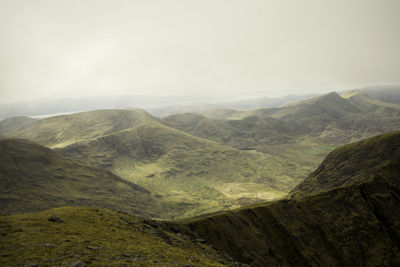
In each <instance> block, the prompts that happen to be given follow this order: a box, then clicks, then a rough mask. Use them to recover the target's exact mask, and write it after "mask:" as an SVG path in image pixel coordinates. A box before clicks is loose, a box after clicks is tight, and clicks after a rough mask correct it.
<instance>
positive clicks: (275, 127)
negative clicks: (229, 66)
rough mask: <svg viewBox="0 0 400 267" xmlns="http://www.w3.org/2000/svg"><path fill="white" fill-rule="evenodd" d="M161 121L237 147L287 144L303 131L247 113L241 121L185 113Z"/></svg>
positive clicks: (193, 133)
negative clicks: (214, 118)
mask: <svg viewBox="0 0 400 267" xmlns="http://www.w3.org/2000/svg"><path fill="white" fill-rule="evenodd" d="M162 122H163V123H165V124H166V125H168V126H170V127H173V128H176V129H179V130H182V131H185V132H187V133H190V134H192V135H195V136H198V137H202V138H206V139H210V140H213V141H216V142H220V143H223V144H227V145H229V146H232V147H234V148H238V149H250V148H254V147H257V146H259V145H263V144H269V145H271V144H281V143H287V142H290V140H294V138H295V137H296V136H300V134H301V133H303V132H301V129H300V131H299V129H298V128H296V127H294V126H293V125H290V124H287V123H285V122H281V121H279V120H276V119H273V118H262V117H259V116H248V117H245V118H243V119H240V120H213V119H208V118H206V117H204V116H202V115H197V114H190V113H184V114H176V115H172V116H168V117H165V118H163V119H162Z"/></svg>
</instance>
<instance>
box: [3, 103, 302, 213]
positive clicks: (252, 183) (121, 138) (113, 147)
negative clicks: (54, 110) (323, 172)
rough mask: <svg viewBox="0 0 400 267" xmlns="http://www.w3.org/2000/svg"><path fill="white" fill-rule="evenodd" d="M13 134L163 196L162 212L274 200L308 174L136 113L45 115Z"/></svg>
mask: <svg viewBox="0 0 400 267" xmlns="http://www.w3.org/2000/svg"><path fill="white" fill-rule="evenodd" d="M10 135H12V134H10ZM13 136H16V137H20V138H28V139H30V140H32V141H35V142H38V143H39V144H42V145H45V146H48V147H50V148H53V149H54V150H56V151H57V152H58V153H60V154H63V155H64V156H65V157H68V158H73V159H75V160H78V161H80V162H82V163H84V164H86V165H90V166H94V167H96V168H100V169H102V170H107V171H110V172H112V173H114V174H115V175H118V176H119V177H121V178H123V179H125V180H127V181H130V182H133V183H135V184H138V185H140V186H142V187H144V188H146V190H149V191H151V192H152V193H153V194H154V195H155V196H159V197H161V196H162V197H163V199H162V201H163V203H165V204H166V206H168V208H166V207H163V210H160V214H159V216H161V217H163V216H165V214H170V215H171V216H175V217H181V216H185V217H188V216H193V215H198V214H203V213H207V212H212V211H217V210H221V209H228V208H232V207H238V206H242V205H245V204H250V203H258V202H262V201H265V200H271V199H276V198H281V197H284V196H285V195H286V194H287V193H288V192H289V191H290V190H291V189H292V188H293V187H294V186H295V185H297V184H298V183H299V182H300V181H301V180H302V179H304V178H305V177H306V176H307V174H308V173H309V169H307V168H303V167H300V166H298V165H296V164H291V163H288V162H286V161H284V160H282V159H280V158H277V157H272V156H269V155H266V154H263V153H258V152H255V151H240V150H237V149H234V148H231V147H228V146H225V145H222V144H218V143H216V142H212V141H209V140H206V139H202V138H198V137H194V136H192V135H189V134H187V133H184V132H182V131H179V130H177V129H173V128H171V127H168V126H166V125H163V124H162V123H160V122H159V120H158V119H156V118H154V117H152V116H150V115H149V114H147V113H146V112H144V111H142V110H101V111H91V112H83V113H77V114H72V115H63V116H56V117H51V118H47V119H43V120H39V122H37V123H35V124H34V125H33V126H32V127H28V128H24V129H23V130H20V131H17V132H15V133H13ZM164 218H170V217H164Z"/></svg>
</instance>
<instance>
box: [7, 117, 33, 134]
mask: <svg viewBox="0 0 400 267" xmlns="http://www.w3.org/2000/svg"><path fill="white" fill-rule="evenodd" d="M38 122H39V120H35V119H31V118H28V117H22V116H21V117H13V118H8V119H4V120H2V121H0V137H1V136H3V137H6V136H7V135H10V134H11V135H12V134H14V133H15V132H18V131H22V130H24V129H26V128H28V127H31V126H32V125H34V124H36V123H38Z"/></svg>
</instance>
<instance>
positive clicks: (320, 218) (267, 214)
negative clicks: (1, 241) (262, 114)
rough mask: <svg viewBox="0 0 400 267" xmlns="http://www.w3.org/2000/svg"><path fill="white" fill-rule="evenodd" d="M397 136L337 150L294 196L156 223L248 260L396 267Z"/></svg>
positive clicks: (399, 213)
mask: <svg viewBox="0 0 400 267" xmlns="http://www.w3.org/2000/svg"><path fill="white" fill-rule="evenodd" d="M399 143H400V132H394V133H389V134H385V135H382V136H378V137H374V138H371V139H368V140H364V141H361V142H358V143H355V144H351V145H348V146H344V147H342V148H339V149H337V150H335V151H334V152H332V153H331V154H330V156H329V157H327V159H326V160H325V161H324V163H323V164H322V165H321V166H320V168H319V169H318V170H317V171H316V172H315V173H314V174H312V175H311V176H310V178H309V179H308V180H307V181H306V182H304V183H302V184H300V185H299V186H298V187H297V188H296V189H295V190H294V191H293V194H294V195H295V196H296V198H294V199H290V200H288V199H286V200H280V201H275V202H270V203H266V204H261V205H257V206H252V207H246V208H242V209H239V210H234V211H229V212H222V213H217V214H214V215H207V216H200V217H198V218H193V219H187V220H183V221H180V222H175V223H163V224H160V225H162V226H163V227H164V228H165V229H170V230H174V231H181V232H184V233H186V234H189V235H192V236H193V237H196V238H201V239H206V240H208V242H209V244H211V245H212V246H213V247H214V248H216V249H218V250H221V251H224V252H225V253H228V254H229V255H231V256H232V257H235V258H236V259H238V260H240V261H242V262H244V263H248V264H250V265H251V266H398V265H399V264H400V242H399V240H400V239H399V237H400V210H399V208H398V207H399V206H400V183H399V181H400V157H399V155H400V146H399V145H398V144H399ZM335 166H336V167H335ZM321 185H322V186H323V189H320V188H321ZM313 189H317V190H313Z"/></svg>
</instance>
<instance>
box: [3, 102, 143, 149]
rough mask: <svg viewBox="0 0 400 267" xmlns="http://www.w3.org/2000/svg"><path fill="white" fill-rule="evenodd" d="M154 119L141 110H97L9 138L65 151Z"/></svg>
mask: <svg viewBox="0 0 400 267" xmlns="http://www.w3.org/2000/svg"><path fill="white" fill-rule="evenodd" d="M150 117H151V116H150V115H149V114H147V113H146V112H145V111H143V110H140V109H134V110H96V111H89V112H81V113H75V114H71V115H62V116H55V117H50V118H46V119H42V120H40V121H39V122H38V123H36V124H34V125H32V126H31V127H27V128H24V129H23V130H21V131H14V132H12V133H11V132H10V133H9V135H10V136H11V137H18V138H23V139H28V140H31V141H34V142H36V143H38V144H40V145H44V146H47V147H49V148H55V147H64V146H67V145H70V144H73V143H76V142H79V141H83V140H89V139H92V138H96V137H99V136H103V135H107V134H109V133H113V132H116V131H121V130H124V129H127V128H130V127H132V126H133V125H134V124H135V123H137V122H139V121H141V120H143V119H146V118H150Z"/></svg>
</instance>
